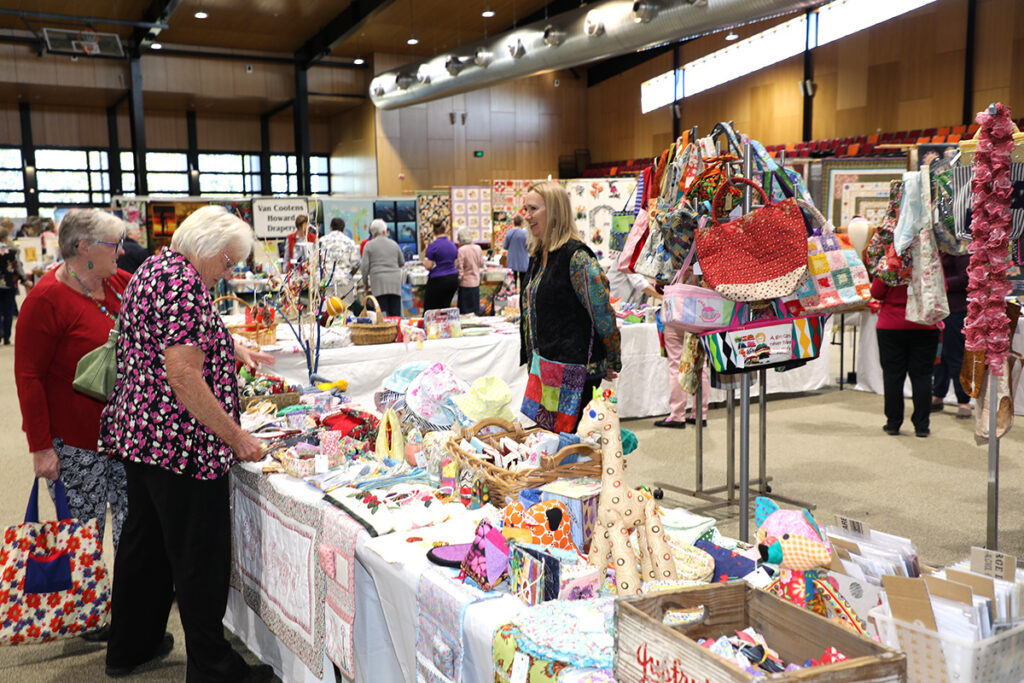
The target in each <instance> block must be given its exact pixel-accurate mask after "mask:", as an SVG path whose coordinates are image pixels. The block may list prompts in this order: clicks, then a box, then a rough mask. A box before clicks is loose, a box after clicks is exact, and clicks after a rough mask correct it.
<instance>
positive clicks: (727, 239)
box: [697, 176, 807, 301]
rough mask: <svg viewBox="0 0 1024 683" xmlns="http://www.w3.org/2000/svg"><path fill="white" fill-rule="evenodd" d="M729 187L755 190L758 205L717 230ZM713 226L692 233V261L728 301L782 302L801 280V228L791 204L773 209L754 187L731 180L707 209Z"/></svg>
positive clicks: (804, 266) (803, 255) (792, 201)
mask: <svg viewBox="0 0 1024 683" xmlns="http://www.w3.org/2000/svg"><path fill="white" fill-rule="evenodd" d="M733 183H740V184H743V185H749V186H750V187H752V188H754V189H755V190H757V192H758V194H759V195H760V197H761V202H762V203H763V204H764V206H762V207H761V208H759V209H754V210H753V211H751V212H750V213H748V214H745V215H743V216H740V217H739V218H737V219H736V220H734V221H732V222H729V223H725V224H720V223H719V222H718V214H719V211H720V209H721V205H722V202H723V200H724V199H725V193H726V192H728V191H729V189H730V188H731V187H732V184H733ZM711 217H712V220H713V224H712V225H710V226H708V227H704V228H699V229H698V230H697V258H698V260H699V262H700V268H701V271H702V272H703V274H704V278H705V279H706V280H707V282H708V284H709V285H710V286H711V288H712V289H714V290H715V291H716V292H718V293H719V294H721V295H722V296H724V297H725V298H727V299H732V300H733V301H764V300H767V299H776V298H778V297H781V296H787V295H789V294H792V293H793V292H794V291H796V288H797V287H799V286H800V285H801V284H803V282H804V281H805V280H806V279H807V227H806V225H805V223H804V218H803V214H801V213H800V207H799V206H798V205H797V202H796V200H795V199H784V200H783V201H781V202H776V203H774V204H772V203H769V201H768V196H767V195H766V194H765V192H764V190H763V189H762V188H761V186H760V185H758V184H757V183H755V182H754V181H752V180H748V179H746V178H741V177H738V176H737V177H733V178H731V179H730V181H729V182H728V183H723V184H722V185H721V187H719V188H718V191H717V192H715V198H714V201H713V202H712V205H711Z"/></svg>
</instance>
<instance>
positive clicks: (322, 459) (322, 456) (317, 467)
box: [313, 453, 331, 474]
mask: <svg viewBox="0 0 1024 683" xmlns="http://www.w3.org/2000/svg"><path fill="white" fill-rule="evenodd" d="M330 469H331V463H330V461H329V460H328V459H327V454H326V453H317V454H316V455H314V456H313V472H315V473H316V474H323V473H324V472H327V471H328V470H330Z"/></svg>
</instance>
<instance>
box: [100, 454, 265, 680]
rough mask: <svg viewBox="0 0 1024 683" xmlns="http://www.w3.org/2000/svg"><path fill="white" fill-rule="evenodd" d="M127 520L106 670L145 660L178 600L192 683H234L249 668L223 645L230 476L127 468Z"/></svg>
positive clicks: (134, 465) (117, 561)
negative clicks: (196, 476) (194, 475)
mask: <svg viewBox="0 0 1024 683" xmlns="http://www.w3.org/2000/svg"><path fill="white" fill-rule="evenodd" d="M124 469H125V473H126V474H127V477H128V519H127V520H125V523H124V529H123V530H122V532H121V545H120V547H119V548H118V551H117V557H116V558H115V559H114V586H113V595H112V597H111V616H110V640H109V642H108V643H107V664H108V665H110V666H133V665H135V664H139V663H141V662H144V661H146V660H148V659H150V658H151V657H152V656H153V653H154V652H155V651H156V649H157V647H158V646H159V644H160V641H161V640H162V639H163V635H164V631H165V630H166V628H167V617H168V614H169V612H170V609H171V602H172V600H174V598H175V594H177V600H178V611H179V612H180V614H181V625H182V628H183V630H184V631H185V648H186V650H187V653H188V667H187V670H186V680H187V681H189V682H190V683H193V682H194V683H199V682H203V683H205V682H207V681H209V682H211V683H212V682H213V681H238V680H241V679H242V677H243V676H245V674H246V673H247V672H248V669H249V667H248V665H247V664H246V663H245V661H244V660H243V659H242V657H241V656H240V655H239V654H238V653H236V652H235V651H234V650H233V649H232V648H231V645H230V644H229V643H228V641H227V640H226V639H225V638H224V626H223V624H222V621H223V619H224V611H225V609H226V608H227V601H228V582H229V579H230V571H231V567H230V562H231V512H230V508H229V500H228V498H229V481H228V477H227V476H223V477H221V478H220V479H217V480H214V481H201V480H199V479H194V478H192V477H188V476H184V475H178V474H174V473H172V472H170V471H168V470H165V469H162V468H160V467H153V466H150V465H140V464H137V463H125V466H124Z"/></svg>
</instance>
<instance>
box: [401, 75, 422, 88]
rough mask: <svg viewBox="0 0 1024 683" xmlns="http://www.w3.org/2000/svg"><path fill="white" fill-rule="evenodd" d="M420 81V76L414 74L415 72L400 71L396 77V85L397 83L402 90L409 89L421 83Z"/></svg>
mask: <svg viewBox="0 0 1024 683" xmlns="http://www.w3.org/2000/svg"><path fill="white" fill-rule="evenodd" d="M419 81H420V78H419V76H418V75H416V76H414V75H413V74H409V73H400V74H398V76H397V77H396V78H395V85H397V86H398V87H399V88H401V89H402V90H408V89H409V88H410V87H412V86H413V85H414V84H416V83H419Z"/></svg>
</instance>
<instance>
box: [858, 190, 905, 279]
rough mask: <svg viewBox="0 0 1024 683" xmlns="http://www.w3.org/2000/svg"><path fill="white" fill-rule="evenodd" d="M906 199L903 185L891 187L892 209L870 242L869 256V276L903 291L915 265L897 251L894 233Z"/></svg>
mask: <svg viewBox="0 0 1024 683" xmlns="http://www.w3.org/2000/svg"><path fill="white" fill-rule="evenodd" d="M902 199H903V181H902V180H893V181H890V183H889V206H888V208H887V209H886V212H885V217H884V218H883V219H882V223H881V225H879V226H878V230H876V231H875V234H874V236H873V237H872V238H871V241H870V242H868V246H867V249H866V250H865V253H866V255H867V262H866V263H865V264H864V265H865V266H866V267H867V269H868V275H869V276H871V277H872V278H878V279H880V280H881V281H882V282H884V283H885V284H886V285H888V286H889V287H899V286H900V285H905V284H908V283H909V282H910V273H911V268H912V266H913V263H912V261H911V255H910V254H909V253H907V254H904V255H903V256H899V255H897V254H896V250H895V249H894V248H893V232H894V231H895V229H896V223H897V221H898V220H899V215H900V201H901V200H902Z"/></svg>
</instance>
